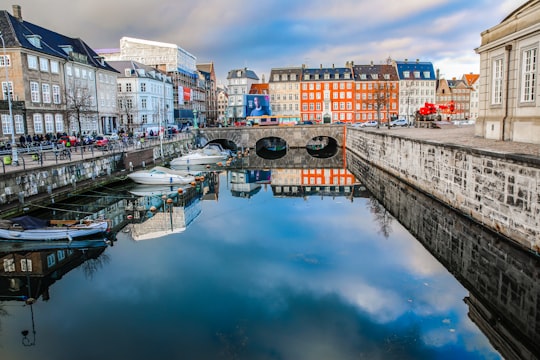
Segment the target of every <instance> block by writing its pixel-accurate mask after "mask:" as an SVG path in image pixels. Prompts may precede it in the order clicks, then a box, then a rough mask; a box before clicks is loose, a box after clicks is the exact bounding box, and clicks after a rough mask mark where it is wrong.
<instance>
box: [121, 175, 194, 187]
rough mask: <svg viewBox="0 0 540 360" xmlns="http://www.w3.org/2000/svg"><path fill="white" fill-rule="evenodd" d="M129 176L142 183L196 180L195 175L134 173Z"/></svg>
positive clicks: (166, 183) (174, 182)
mask: <svg viewBox="0 0 540 360" xmlns="http://www.w3.org/2000/svg"><path fill="white" fill-rule="evenodd" d="M128 177H129V178H130V179H131V180H133V181H134V182H136V183H137V184H142V185H186V184H189V183H191V182H193V181H195V177H194V176H179V175H172V174H169V175H155V174H150V173H141V174H137V173H132V174H129V175H128Z"/></svg>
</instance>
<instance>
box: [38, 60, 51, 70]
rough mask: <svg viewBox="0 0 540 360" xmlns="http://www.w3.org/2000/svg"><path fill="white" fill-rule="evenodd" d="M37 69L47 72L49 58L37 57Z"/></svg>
mask: <svg viewBox="0 0 540 360" xmlns="http://www.w3.org/2000/svg"><path fill="white" fill-rule="evenodd" d="M39 70H41V71H43V72H49V59H45V58H39Z"/></svg>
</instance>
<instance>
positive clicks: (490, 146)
mask: <svg viewBox="0 0 540 360" xmlns="http://www.w3.org/2000/svg"><path fill="white" fill-rule="evenodd" d="M372 131H377V132H380V133H381V132H382V133H387V134H391V135H397V136H402V137H404V138H410V139H418V140H426V141H433V142H438V143H441V144H455V145H461V146H466V147H470V148H475V149H479V150H486V151H492V152H496V153H503V154H515V155H532V156H536V157H538V158H539V159H540V144H529V143H522V142H515V141H500V140H490V139H484V138H481V137H476V136H474V125H464V126H461V127H453V128H448V129H429V128H391V129H388V128H380V129H374V130H372Z"/></svg>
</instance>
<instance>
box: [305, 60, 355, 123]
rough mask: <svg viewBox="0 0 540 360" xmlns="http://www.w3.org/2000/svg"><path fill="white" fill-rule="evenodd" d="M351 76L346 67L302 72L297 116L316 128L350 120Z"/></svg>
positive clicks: (351, 107) (351, 115)
mask: <svg viewBox="0 0 540 360" xmlns="http://www.w3.org/2000/svg"><path fill="white" fill-rule="evenodd" d="M353 90H354V76H353V73H352V69H351V68H350V67H342V68H335V67H332V68H323V67H322V66H321V67H320V68H319V69H308V68H302V79H301V85H300V116H301V119H302V121H313V122H314V123H317V124H330V123H336V122H351V121H352V120H353V102H354V97H353Z"/></svg>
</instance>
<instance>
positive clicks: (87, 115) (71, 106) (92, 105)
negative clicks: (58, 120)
mask: <svg viewBox="0 0 540 360" xmlns="http://www.w3.org/2000/svg"><path fill="white" fill-rule="evenodd" d="M66 102H67V117H68V119H69V124H70V128H71V129H73V128H75V127H74V126H72V125H73V123H74V122H75V123H76V125H77V126H76V129H77V132H78V135H79V136H81V135H82V133H83V130H90V129H91V127H90V126H88V123H86V124H85V125H86V129H83V120H84V121H85V122H88V120H92V119H97V113H98V112H97V104H96V99H95V96H94V93H93V92H92V91H91V90H90V89H89V88H88V87H76V88H71V89H69V90H68V92H67V93H66Z"/></svg>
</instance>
